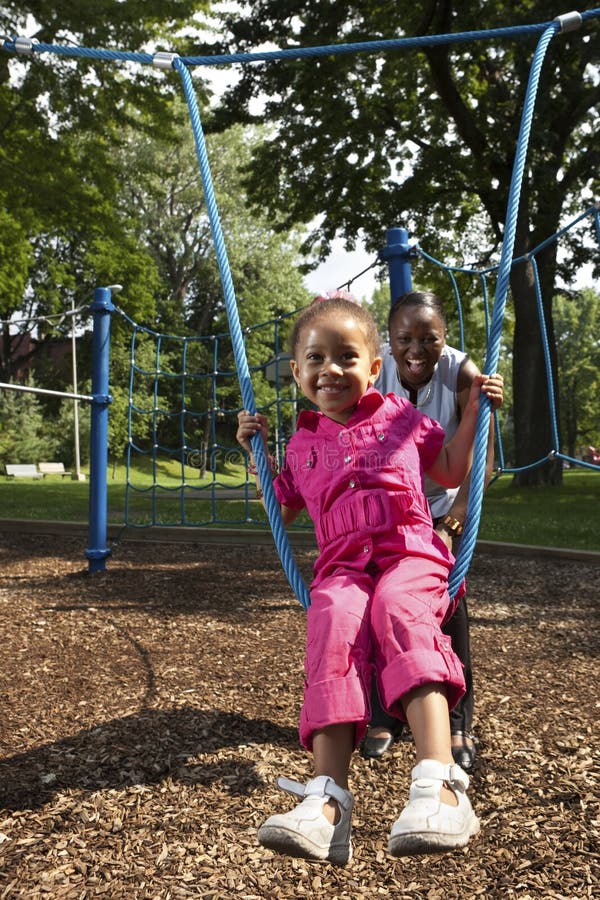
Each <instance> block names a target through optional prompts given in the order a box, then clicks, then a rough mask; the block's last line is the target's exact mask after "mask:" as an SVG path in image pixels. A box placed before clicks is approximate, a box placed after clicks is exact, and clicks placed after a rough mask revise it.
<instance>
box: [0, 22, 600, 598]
mask: <svg viewBox="0 0 600 900" xmlns="http://www.w3.org/2000/svg"><path fill="white" fill-rule="evenodd" d="M598 14H600V10H591V11H588V12H585V13H582V14H579V13H568V14H566V15H564V16H558V17H557V18H556V19H554V20H553V21H552V22H550V23H542V24H541V25H535V26H525V27H522V28H520V29H496V30H491V31H488V32H473V33H471V34H452V35H438V36H434V37H426V38H415V39H411V38H407V39H399V40H388V41H372V42H363V43H360V44H348V45H342V44H341V45H333V46H332V45H329V46H327V47H312V48H308V49H307V48H304V49H298V50H285V51H271V52H264V53H249V54H225V55H221V56H211V57H189V58H183V57H179V56H178V55H177V54H176V53H162V52H161V53H156V54H154V55H150V54H138V53H118V52H115V51H103V50H90V49H87V48H76V47H59V46H54V45H44V44H38V43H35V42H33V41H31V40H29V39H27V38H15V39H14V40H12V41H9V40H7V41H5V43H4V47H5V49H6V50H8V51H10V52H16V53H18V54H20V55H22V56H27V55H30V54H33V53H44V52H51V53H60V54H62V55H66V56H72V57H77V56H83V55H87V56H90V55H94V56H96V57H98V58H104V59H107V60H111V61H118V60H123V61H134V62H140V63H143V64H151V65H153V66H156V67H157V68H160V69H164V70H171V69H172V70H175V71H176V72H178V73H179V75H180V76H181V79H182V82H183V88H184V93H185V96H186V100H187V103H188V108H189V112H190V117H191V122H192V128H193V132H194V138H195V142H196V150H197V156H198V162H199V167H200V174H201V178H202V185H203V189H204V194H205V199H206V204H207V209H208V214H209V219H210V223H211V229H212V234H213V241H214V245H215V252H216V255H217V261H218V264H219V270H220V274H221V281H222V284H223V291H224V298H225V306H226V310H227V315H228V319H229V325H230V333H231V339H232V345H233V351H234V356H235V361H236V368H237V373H238V378H239V383H240V391H241V400H242V406H243V407H244V408H246V409H249V410H250V411H254V410H255V409H256V404H255V400H254V394H253V389H252V380H251V373H250V369H249V366H248V362H247V358H246V354H245V347H244V333H243V331H242V328H241V325H240V321H239V316H238V309H237V302H236V297H235V291H234V287H233V283H232V278H231V272H230V269H229V262H228V258H227V252H226V248H225V242H224V238H223V234H222V230H221V226H220V221H219V214H218V209H217V206H216V201H215V197H214V192H213V188H212V180H211V174H210V166H209V161H208V156H207V152H206V145H205V141H204V136H203V132H202V126H201V121H200V114H199V110H198V105H197V100H196V96H195V92H194V89H193V84H192V80H191V76H190V72H189V67H190V66H193V65H215V64H226V63H230V62H253V61H266V60H271V59H286V58H297V57H302V56H307V55H311V56H315V55H319V54H328V55H332V54H337V53H352V52H382V51H385V50H387V49H392V48H396V49H400V48H408V47H413V48H414V47H418V46H421V47H422V46H425V45H426V44H435V43H452V42H453V41H457V40H465V39H470V40H475V39H486V40H490V39H494V38H495V37H497V36H499V35H500V34H501V35H502V36H503V37H506V36H510V35H512V34H514V35H516V34H517V33H523V31H527V33H529V34H539V36H540V37H539V42H538V45H537V48H536V52H535V55H534V58H533V62H532V66H531V71H530V78H529V83H528V86H527V93H526V97H525V103H524V108H523V115H522V121H521V128H520V133H519V139H518V146H517V150H516V154H515V163H514V168H513V176H512V180H511V187H510V192H509V201H508V208H507V216H506V225H505V232H504V242H503V246H502V253H501V259H500V263H499V265H498V267H497V277H496V290H495V299H494V303H493V306H492V310H491V319H490V320H489V330H488V350H487V354H486V360H485V366H484V371H485V372H488V373H490V372H493V371H495V369H496V367H497V363H498V355H499V345H500V337H501V332H502V325H503V319H504V312H505V305H506V299H507V293H508V279H509V273H510V269H511V266H512V265H515V264H518V263H519V262H520V261H519V260H514V259H513V248H514V239H515V229H516V217H517V210H518V205H519V198H520V190H521V183H522V179H523V172H524V168H525V162H526V156H527V146H528V141H529V134H530V130H531V123H532V119H533V114H534V108H535V99H536V94H537V89H538V84H539V79H540V72H541V67H542V63H543V60H544V56H545V53H546V50H547V47H548V45H549V43H550V41H551V40H552V39H553V37H554V36H555V35H556V34H560V33H564V32H567V31H572V30H576V29H578V28H579V27H581V24H582V22H583V21H584V20H585V19H588V18H591V17H594V16H597V15H598ZM588 214H589V215H592V216H594V221H595V227H596V232H597V234H598V235H600V225H599V220H598V210H597V208H596V207H592V209H591V210H587V211H586V212H585V213H583V214H582V216H586V215H588ZM556 237H557V236H553V237H549V238H548V240H549V241H550V240H553V239H556ZM537 249H538V250H539V249H540V248H537ZM535 252H536V251H533V252H532V253H531V254H530V255H529V259H530V260H531V259H534V258H535ZM412 253H414V248H411V247H410V246H409V243H408V234H407V232H406V231H405V230H404V229H401V228H392V229H389V231H388V243H387V245H386V247H385V248H383V250H382V251H381V258H382V259H383V260H385V261H386V262H387V264H388V267H389V275H390V287H391V294H392V297H396V296H398V295H399V294H401V293H403V292H404V291H405V290H408V289H409V288H410V285H411V274H410V262H411V254H412ZM449 271H450V270H449ZM479 274H482V273H479ZM537 287H538V295H539V285H538V286H537ZM114 309H115V307H114V306H113V303H112V291H111V288H102V287H101V288H97V290H96V292H95V296H94V301H93V303H92V306H91V312H92V316H93V320H94V329H93V351H94V363H93V377H92V395H91V398H90V397H80V396H73V399H76V400H80V399H81V400H88V401H90V402H91V407H92V438H91V470H90V522H89V526H90V540H89V547H88V549H87V551H86V555H87V557H88V560H89V566H90V571H98V570H103V569H104V564H105V559H106V557H107V556H108V555H109V553H110V549H109V548H108V546H107V541H106V528H107V519H106V487H107V486H106V473H107V440H106V438H107V428H108V410H109V405H110V392H109V346H110V314H111V313H112V312H113V311H114ZM486 317H487V312H486ZM540 321H541V327H542V328H543V316H541V317H540ZM543 340H544V345H545V348H546V355H547V357H548V352H547V340H546V336H545V334H544V335H543ZM274 358H275V359H277V358H278V355H277V353H276V354H275V357H274ZM547 377H548V391H549V396H550V398H551V407H552V408H554V407H553V398H554V386H553V384H552V375H551V367H550V364H549V359H547ZM4 387H9V386H6V385H4ZM65 396H68V395H65ZM489 415H490V411H489V404H482V407H481V411H480V416H479V422H478V427H477V437H476V443H475V454H474V464H473V475H472V479H471V494H470V499H469V511H468V516H467V521H466V526H465V532H464V536H463V540H462V543H461V549H460V553H459V556H458V559H457V563H456V566H455V568H454V571H453V573H452V577H451V580H450V591H451V593H453V592H454V591H455V590H456V588H457V587H458V585H459V584H460V583H461V581H462V578H463V577H464V574H465V572H466V569H467V568H468V565H469V561H470V558H471V556H472V553H473V550H474V546H475V540H476V535H477V530H478V524H479V517H480V511H481V500H482V495H483V478H484V465H485V445H486V436H487V431H488V425H489ZM553 437H554V444H555V446H554V447H553V448H549V451H548V455H552V456H559V455H560V448H559V444H558V433H557V423H556V418H555V417H554V420H553ZM181 449H182V452H183V451H186V452H187V451H188V449H189V448H188V447H186V446H185V445H183V446H182V448H181ZM254 449H255V456H256V459H257V466H258V470H259V474H260V476H261V482H262V484H263V486H264V494H265V503H266V507H267V512H268V516H269V522H270V525H271V529H272V531H273V535H274V539H275V543H276V546H277V549H278V552H279V555H280V558H281V561H282V564H283V567H284V569H285V571H286V574H287V576H288V580H289V581H290V584H291V585H292V587H293V589H294V591H295V593H296V595H297V596H298V599H299V600H300V602H301V604H302V605H303V606H307V605H308V595H307V591H306V587H305V585H304V583H303V581H302V579H301V578H300V576H299V574H298V571H297V568H296V566H295V562H294V560H293V556H292V555H291V552H290V550H289V545H288V542H287V538H286V535H285V531H284V529H283V526H282V523H281V518H280V516H279V509H278V504H277V502H276V499H275V496H274V492H273V489H272V484H271V480H270V473H269V468H268V463H267V460H266V457H265V454H264V451H263V449H262V445H261V443H260V441H259V440H257V441H256V442H255V447H254ZM546 459H547V457H544V459H543V460H535V461H532V463H531V465H540V464H541V463H542V462H545V460H546ZM573 462H575V463H576V462H577V461H575V460H573Z"/></svg>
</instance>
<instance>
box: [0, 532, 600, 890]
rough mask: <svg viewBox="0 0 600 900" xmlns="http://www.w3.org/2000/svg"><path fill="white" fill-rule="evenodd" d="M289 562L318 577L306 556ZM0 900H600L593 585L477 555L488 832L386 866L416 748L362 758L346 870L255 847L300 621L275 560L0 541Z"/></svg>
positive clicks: (211, 551)
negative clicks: (95, 556)
mask: <svg viewBox="0 0 600 900" xmlns="http://www.w3.org/2000/svg"><path fill="white" fill-rule="evenodd" d="M296 558H297V559H298V562H299V564H300V566H301V568H302V570H303V572H304V573H305V575H306V577H307V578H308V577H309V572H310V566H311V564H312V560H313V558H314V557H313V553H312V551H308V550H302V551H299V552H297V553H296ZM0 559H1V562H2V567H1V570H0V642H1V647H2V650H1V653H0V690H1V691H2V703H1V707H0V898H10V897H26V898H37V897H50V898H55V897H56V898H78V900H84V898H91V897H97V896H104V897H109V898H128V900H129V898H164V900H167V898H187V897H194V898H205V900H221V898H229V897H232V898H233V897H235V898H240V900H263V898H275V900H287V898H289V900H291V898H302V897H306V898H312V897H315V898H321V897H323V898H328V900H346V898H347V900H350V898H352V900H356V898H369V900H376V898H378V897H392V898H400V900H402V898H406V900H451V898H460V900H463V898H474V897H481V898H486V900H487V898H503V900H504V898H519V900H529V898H543V900H573V898H592V897H598V896H600V865H599V856H598V849H599V848H598V831H599V795H600V791H599V782H600V729H599V728H598V724H597V723H598V714H599V711H598V707H599V692H598V685H599V683H600V667H599V665H598V643H599V628H598V620H597V609H598V596H599V589H598V581H599V575H600V567H598V566H595V565H593V564H591V563H587V562H586V563H583V562H574V561H571V560H553V559H532V558H527V557H509V556H506V557H496V556H494V557H492V556H486V555H485V554H483V553H479V554H477V555H476V557H475V559H474V560H473V563H472V566H471V569H470V572H469V576H468V582H469V597H470V611H471V619H472V643H473V654H474V669H475V680H476V724H475V730H476V734H477V737H478V740H479V748H478V749H479V753H478V761H477V765H476V769H475V773H474V778H473V784H472V788H471V792H470V794H471V797H472V800H473V804H474V806H475V809H476V811H477V813H478V814H479V816H480V818H481V822H482V830H481V834H480V835H479V836H478V837H476V838H475V839H474V840H473V841H472V842H471V844H470V845H469V847H468V848H466V849H465V850H461V851H457V852H454V853H450V854H444V855H438V856H425V857H414V858H406V859H402V860H394V859H392V858H391V857H389V856H388V854H387V852H386V844H387V834H388V831H389V829H390V826H391V824H392V822H393V821H394V819H395V818H396V816H397V815H398V812H399V810H400V809H401V807H402V806H403V804H404V802H405V799H406V795H407V790H408V781H409V773H410V769H411V766H412V764H413V747H412V745H411V744H410V743H402V742H401V743H399V744H396V745H395V748H394V750H393V752H392V753H391V754H389V755H388V756H387V757H386V758H385V760H384V761H382V762H376V761H370V762H366V761H365V760H363V759H361V758H360V756H359V755H358V754H355V757H354V759H353V763H352V773H351V776H352V789H353V791H354V793H355V796H356V799H357V805H356V815H355V819H354V852H355V855H354V858H353V860H352V861H351V862H350V863H349V864H348V866H346V867H345V868H336V867H333V866H330V865H328V864H318V863H311V862H306V861H304V860H293V859H287V858H284V857H280V856H276V855H275V854H273V853H271V852H270V851H267V850H264V849H262V848H261V847H259V846H258V845H257V842H256V829H257V827H258V825H259V824H260V823H261V822H262V821H263V820H264V819H265V818H266V817H267V816H268V815H270V814H271V813H272V812H274V811H277V810H281V811H283V810H285V809H288V808H291V807H290V804H291V803H293V801H292V800H291V798H288V797H287V795H285V794H283V793H281V792H280V791H279V790H278V789H277V788H276V786H275V784H274V781H275V778H276V776H277V775H278V774H285V775H287V776H289V777H292V778H297V779H299V780H306V779H307V777H309V775H310V761H309V759H308V757H307V755H306V753H305V752H304V751H303V750H302V749H301V748H300V746H299V744H298V738H297V730H296V724H297V717H298V711H299V706H300V701H301V690H302V675H303V672H302V658H303V643H304V636H303V635H304V616H305V614H304V612H303V610H302V608H301V607H300V605H299V603H298V602H297V600H296V599H295V598H294V597H293V595H292V593H291V590H290V588H289V586H288V584H287V581H286V579H285V576H284V574H283V572H282V570H281V565H280V563H279V560H278V558H277V555H276V553H275V551H274V549H273V548H271V547H260V546H258V547H257V546H253V547H245V548H244V547H230V546H215V545H210V546H202V544H201V543H197V544H166V543H162V544H161V543H150V542H139V543H134V542H133V541H131V542H124V543H122V544H121V545H120V546H119V547H118V548H117V552H116V553H115V556H114V557H113V558H112V559H110V560H109V562H108V565H107V571H106V573H97V574H95V575H89V574H88V573H87V561H86V560H85V557H84V548H83V547H82V543H81V540H80V539H79V538H77V537H66V538H65V537H58V536H57V537H46V536H43V537H42V536H39V535H35V536H34V535H18V534H6V533H4V534H0Z"/></svg>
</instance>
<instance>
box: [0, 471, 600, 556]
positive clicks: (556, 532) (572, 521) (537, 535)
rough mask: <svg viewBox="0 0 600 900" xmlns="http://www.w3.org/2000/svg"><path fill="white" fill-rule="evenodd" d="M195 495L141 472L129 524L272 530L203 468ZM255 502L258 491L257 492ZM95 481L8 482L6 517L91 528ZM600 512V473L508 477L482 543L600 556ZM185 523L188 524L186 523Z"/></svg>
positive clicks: (487, 513) (229, 476) (491, 506)
mask: <svg viewBox="0 0 600 900" xmlns="http://www.w3.org/2000/svg"><path fill="white" fill-rule="evenodd" d="M191 471H192V474H191V475H187V474H186V477H189V484H190V486H191V488H190V490H189V491H187V492H186V496H185V498H184V499H182V497H181V493H180V492H179V491H177V490H176V488H177V486H178V484H179V482H178V480H177V473H175V474H173V473H169V472H166V473H164V472H163V473H161V476H160V483H161V485H162V486H163V487H164V488H165V490H164V491H161V492H160V494H159V495H158V496H153V493H152V492H151V491H150V486H151V484H152V478H151V475H150V474H149V473H148V472H145V473H144V472H142V473H137V472H136V474H135V476H134V483H135V485H136V488H137V490H136V491H135V492H130V494H129V508H128V515H127V518H128V521H129V522H132V523H137V524H146V523H148V522H150V521H153V520H154V521H155V522H156V524H165V525H166V524H174V523H182V524H185V525H203V524H204V525H206V524H211V523H212V522H214V519H215V518H218V519H219V520H221V524H224V525H239V524H243V523H246V522H247V521H248V518H251V520H252V523H253V524H255V525H260V524H261V523H264V524H265V525H266V517H265V513H264V510H263V509H262V506H261V505H260V504H259V503H257V502H256V501H251V502H250V503H249V504H246V503H245V502H244V500H220V499H219V500H217V501H215V503H214V504H213V502H212V501H211V500H210V499H201V498H202V497H203V496H205V495H204V494H203V493H202V492H201V491H200V490H199V489H200V488H201V487H207V486H210V481H209V480H204V481H201V480H200V479H199V478H198V472H197V470H196V471H194V470H191ZM242 481H243V473H242V471H241V470H240V469H234V468H232V469H231V470H230V471H228V472H226V473H225V474H224V475H222V476H219V483H220V484H223V485H229V486H239V485H240V484H241V483H242ZM250 494H251V496H252V495H253V491H251V492H250ZM88 497H89V483H87V482H75V481H68V480H66V479H65V480H62V479H61V478H60V477H58V478H57V477H52V476H51V477H46V478H44V480H43V481H28V480H25V479H23V480H8V479H6V478H4V477H0V519H33V520H50V521H66V522H86V521H87V518H88ZM599 507H600V473H599V472H594V471H590V470H588V469H571V470H567V471H565V472H564V480H563V483H562V485H560V486H558V487H539V488H530V489H524V488H515V487H513V485H512V477H511V476H509V475H504V476H502V477H501V478H499V479H498V480H497V481H496V482H494V484H492V485H491V487H490V488H489V489H488V491H487V493H486V495H485V497H484V503H483V510H482V516H481V523H480V529H479V537H480V538H482V539H484V540H490V541H503V542H509V543H517V544H534V545H537V546H546V547H561V548H565V549H576V550H593V551H596V552H600V535H599V532H598V529H597V523H598V509H599ZM182 520H183V521H182ZM108 522H109V523H110V524H111V525H122V524H123V523H124V522H125V473H124V470H121V469H119V470H117V472H116V473H115V477H114V478H113V477H112V471H111V472H109V475H108Z"/></svg>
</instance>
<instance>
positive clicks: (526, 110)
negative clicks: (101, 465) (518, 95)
mask: <svg viewBox="0 0 600 900" xmlns="http://www.w3.org/2000/svg"><path fill="white" fill-rule="evenodd" d="M559 30H560V23H559V22H553V23H552V24H551V25H550V26H549V27H548V28H547V29H546V30H545V31H544V33H543V34H542V36H541V38H540V40H539V42H538V45H537V48H536V51H535V55H534V57H533V62H532V64H531V69H530V71H529V80H528V83H527V90H526V93H525V103H524V106H523V114H522V117H521V125H520V128H519V137H518V141H517V151H516V155H515V162H514V165H513V171H512V177H511V182H510V189H509V193H508V207H507V213H506V223H505V229H504V241H503V243H502V252H501V255H500V265H499V268H498V281H497V283H496V293H495V298H494V308H493V311H492V322H491V326H490V334H489V338H488V351H487V355H486V361H485V365H484V372H485V373H486V374H488V375H489V374H491V373H492V372H495V371H496V367H497V365H498V358H499V355H500V340H501V336H502V326H503V322H504V311H505V308H506V297H507V294H508V286H509V278H510V269H511V266H512V256H513V250H514V245H515V234H516V227H517V216H518V212H519V199H520V196H521V187H522V184H523V173H524V170H525V160H526V158H527V149H528V145H529V137H530V134H531V124H532V122H533V113H534V110H535V101H536V96H537V90H538V86H539V81H540V74H541V70H542V64H543V62H544V57H545V55H546V50H547V49H548V46H549V44H550V41H551V40H552V38H553V37H554V35H555V34H556V33H557V32H558V31H559ZM490 412H491V406H490V401H489V400H488V399H487V398H482V402H481V403H480V405H479V414H478V417H477V429H476V433H475V447H474V450H473V465H472V469H471V483H470V488H469V502H468V506H467V517H466V520H465V528H464V532H463V536H462V540H461V542H460V548H459V551H458V555H457V557H456V562H455V564H454V567H453V569H452V572H451V573H450V578H449V580H448V590H449V592H450V596H451V597H454V596H455V595H456V593H457V591H458V589H459V587H460V585H461V583H462V581H463V578H464V577H465V575H466V573H467V570H468V568H469V565H470V562H471V559H472V556H473V553H474V550H475V543H476V541H477V532H478V530H479V521H480V519H481V506H482V503H483V491H484V481H485V464H486V459H487V443H488V433H489V426H490Z"/></svg>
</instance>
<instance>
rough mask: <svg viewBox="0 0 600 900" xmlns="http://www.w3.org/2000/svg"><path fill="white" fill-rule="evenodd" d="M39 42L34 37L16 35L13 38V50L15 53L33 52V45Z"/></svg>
mask: <svg viewBox="0 0 600 900" xmlns="http://www.w3.org/2000/svg"><path fill="white" fill-rule="evenodd" d="M34 44H39V41H38V40H37V39H36V38H27V37H18V38H15V40H14V45H15V50H16V52H17V53H23V54H28V53H33V45H34Z"/></svg>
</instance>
